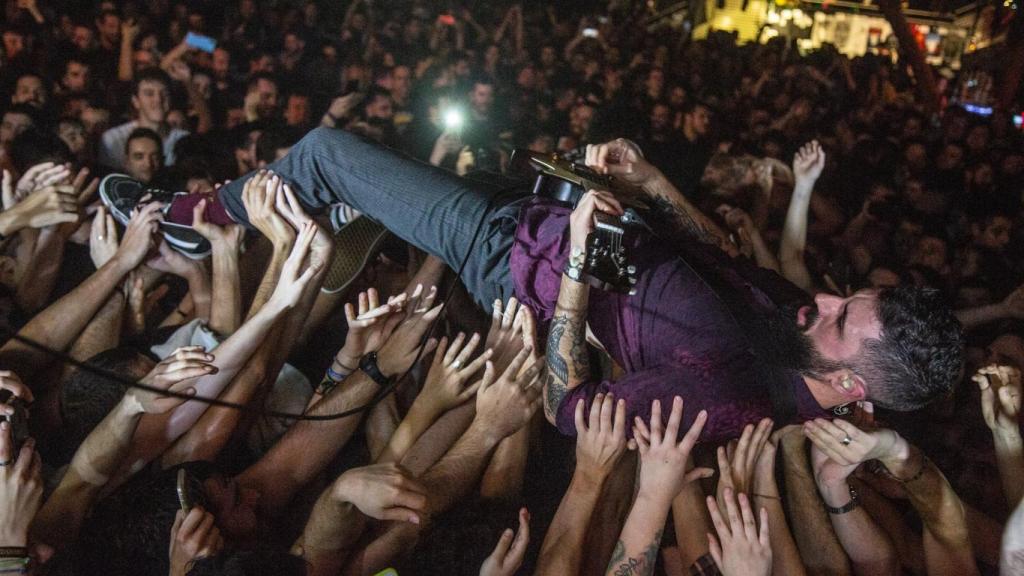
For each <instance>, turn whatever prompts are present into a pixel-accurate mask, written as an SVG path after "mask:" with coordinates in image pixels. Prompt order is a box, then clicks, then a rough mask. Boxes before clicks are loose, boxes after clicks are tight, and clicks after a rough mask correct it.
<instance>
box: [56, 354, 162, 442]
mask: <svg viewBox="0 0 1024 576" xmlns="http://www.w3.org/2000/svg"><path fill="white" fill-rule="evenodd" d="M145 359H146V356H145V355H144V354H142V353H141V352H140V351H139V350H138V349H136V348H132V347H128V346H122V347H119V348H112V349H110V350H106V351H104V352H100V353H99V354H96V355H95V356H93V357H92V358H89V359H88V360H87V361H86V364H88V365H90V366H94V367H96V368H101V369H103V370H107V371H108V372H114V373H116V374H120V375H122V376H124V377H127V378H132V377H134V376H136V375H137V372H139V368H140V367H142V366H144V364H142V363H143V362H144V361H145ZM125 389H126V388H125V386H124V385H123V384H121V383H120V382H118V381H116V380H112V379H110V378H106V377H104V376H102V375H100V374H97V373H95V372H91V371H88V370H81V369H79V370H76V371H75V372H73V373H72V374H71V377H70V378H68V380H67V382H65V383H64V385H63V386H62V387H61V389H60V414H61V420H62V425H61V442H60V445H61V447H60V449H59V450H58V452H59V453H60V455H59V456H60V461H61V462H67V461H70V460H71V457H72V456H73V455H74V453H75V450H77V449H78V447H79V446H80V445H81V444H82V442H83V441H84V440H85V437H86V436H88V435H89V433H90V432H92V430H93V428H95V427H96V426H98V425H99V423H100V421H101V420H103V419H104V418H105V417H106V416H107V414H108V413H109V412H110V410H111V409H113V407H114V406H116V405H117V403H118V402H120V401H121V397H122V396H124V392H125Z"/></svg>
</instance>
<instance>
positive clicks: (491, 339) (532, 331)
mask: <svg viewBox="0 0 1024 576" xmlns="http://www.w3.org/2000/svg"><path fill="white" fill-rule="evenodd" d="M536 328H537V325H536V322H535V321H534V319H533V313H532V312H531V311H530V309H529V308H528V307H526V306H525V305H520V304H519V301H518V300H516V298H515V296H512V297H511V298H509V299H508V304H507V305H505V304H503V303H502V301H501V300H495V301H494V306H493V308H492V309H491V327H490V329H489V330H488V331H487V340H486V344H484V348H486V349H489V350H493V351H494V356H493V357H492V361H493V362H494V369H495V370H497V371H498V372H504V371H505V368H507V367H508V364H509V362H511V361H512V359H513V358H515V357H516V355H518V354H519V352H520V351H522V349H523V348H524V347H526V346H533V347H534V349H536V332H537V330H536Z"/></svg>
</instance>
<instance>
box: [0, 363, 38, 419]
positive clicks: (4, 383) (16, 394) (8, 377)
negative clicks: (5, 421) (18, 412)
mask: <svg viewBox="0 0 1024 576" xmlns="http://www.w3.org/2000/svg"><path fill="white" fill-rule="evenodd" d="M0 390H7V391H8V392H10V393H11V397H13V398H20V399H22V400H23V401H24V402H25V403H26V404H31V403H32V402H33V401H34V400H35V398H34V397H33V396H32V390H30V389H29V387H28V386H26V385H25V383H24V382H22V381H21V378H19V377H18V375H17V374H15V373H14V372H11V371H10V370H0ZM12 414H14V407H13V406H11V405H10V404H0V415H4V416H10V415H12Z"/></svg>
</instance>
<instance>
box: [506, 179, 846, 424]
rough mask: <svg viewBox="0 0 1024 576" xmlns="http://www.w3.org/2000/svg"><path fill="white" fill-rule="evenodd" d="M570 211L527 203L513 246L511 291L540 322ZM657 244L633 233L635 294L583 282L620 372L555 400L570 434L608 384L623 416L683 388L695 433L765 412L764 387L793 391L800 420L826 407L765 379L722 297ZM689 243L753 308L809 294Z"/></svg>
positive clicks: (795, 382) (596, 327)
mask: <svg viewBox="0 0 1024 576" xmlns="http://www.w3.org/2000/svg"><path fill="white" fill-rule="evenodd" d="M569 213H570V211H569V210H568V209H567V208H565V207H563V206H559V205H555V204H552V203H549V202H547V201H545V200H541V199H534V200H531V201H529V202H527V203H526V204H525V205H524V206H523V208H522V211H521V212H520V218H519V225H518V227H517V229H516V239H515V243H514V245H513V247H512V254H511V257H510V265H511V270H512V280H513V283H514V286H515V291H516V296H517V297H518V298H519V301H520V302H523V303H525V304H527V305H529V306H530V307H531V308H532V309H533V310H534V312H535V313H536V314H537V318H538V320H539V321H540V323H541V325H542V326H543V327H545V328H546V327H547V324H548V322H550V320H551V317H552V315H553V314H554V310H555V303H556V301H557V299H558V290H559V286H560V284H561V278H562V269H563V268H564V266H565V261H566V259H567V258H568V251H569V250H568V242H569V235H568V226H569ZM657 242H660V240H654V239H652V238H651V237H650V236H646V235H641V236H640V237H638V238H637V239H636V246H634V247H633V248H634V249H633V250H632V252H631V258H632V260H633V263H634V264H635V265H636V267H637V271H638V279H637V285H636V294H635V295H633V296H627V295H624V294H614V293H610V292H604V291H600V290H596V289H591V290H590V306H589V311H588V315H587V321H588V322H589V324H590V328H591V330H592V331H593V333H594V335H595V336H597V338H598V340H600V341H601V343H602V344H604V346H605V348H606V349H607V351H608V353H609V354H610V355H611V357H612V358H613V359H614V360H615V361H616V362H617V363H618V364H619V365H620V366H622V367H623V368H624V369H625V371H626V372H627V373H626V375H624V376H623V377H622V378H619V379H618V380H614V381H611V380H606V381H603V382H586V383H584V384H582V385H581V386H579V387H577V388H575V389H573V390H572V391H570V392H569V394H568V395H567V396H566V398H565V400H564V401H563V402H562V404H561V405H560V406H559V407H558V411H557V422H556V423H557V425H558V429H559V430H560V431H562V432H563V433H565V434H574V433H575V428H576V426H575V422H574V418H573V415H574V411H575V406H576V402H577V401H578V400H579V399H581V398H582V399H585V400H586V401H587V403H588V404H589V402H590V400H591V399H592V398H593V397H594V396H595V395H596V394H597V393H599V392H613V393H614V394H615V397H616V398H623V399H625V400H626V407H627V422H632V417H633V416H640V417H641V418H643V419H644V420H648V419H649V418H650V411H651V401H652V400H654V399H656V398H657V399H660V400H661V403H662V409H663V413H664V414H666V417H667V411H668V410H670V409H671V405H672V398H673V397H674V396H677V395H678V396H681V397H682V398H683V401H684V414H683V418H684V420H685V422H686V425H687V426H689V424H690V423H692V422H693V419H694V418H695V417H696V415H697V413H698V412H699V411H700V410H701V409H704V410H707V411H708V421H707V424H706V425H705V426H704V431H703V433H702V435H701V439H702V440H703V441H712V442H717V441H721V440H724V439H727V438H732V437H735V436H738V435H739V434H740V432H741V431H742V429H743V427H744V426H745V425H746V424H748V423H752V422H756V421H758V420H760V419H761V418H764V417H771V416H772V404H771V399H770V397H769V392H768V390H769V388H768V386H770V385H776V386H781V387H783V389H791V390H792V396H793V399H794V403H795V407H796V412H797V416H798V419H799V420H801V421H802V420H807V419H810V418H816V417H820V416H825V415H827V414H828V413H827V412H826V411H825V410H824V409H822V408H821V407H820V406H818V404H817V402H816V401H815V400H814V398H813V396H811V393H810V391H809V390H808V389H807V386H806V384H805V383H804V380H803V377H801V376H800V375H799V374H798V373H797V372H795V371H784V372H783V373H782V374H781V375H779V372H778V371H775V372H774V374H776V375H777V376H775V377H774V378H776V379H777V380H776V381H775V382H774V383H771V382H767V381H766V378H768V377H767V376H766V375H767V374H769V373H770V372H769V371H768V370H766V369H764V367H763V366H762V364H761V361H760V360H759V359H758V358H757V357H756V356H755V355H754V353H753V352H752V351H751V350H750V349H749V343H748V341H747V339H746V337H745V336H744V334H743V332H742V330H743V329H742V328H741V327H740V326H739V325H738V324H737V323H736V321H735V320H734V319H733V317H732V315H731V313H730V310H729V308H728V307H727V305H726V304H725V303H724V302H722V301H721V300H720V299H719V298H718V297H717V296H716V295H715V293H714V291H712V289H711V288H710V287H709V286H708V285H707V284H705V282H704V280H702V279H701V277H699V276H698V275H697V274H696V273H695V272H694V271H693V269H692V268H691V265H690V264H688V263H687V262H684V261H683V259H682V258H680V257H679V256H678V254H677V253H676V252H675V251H673V250H672V249H669V248H668V247H666V248H665V249H658V244H657ZM688 250H689V251H690V256H688V259H689V260H691V261H692V260H699V261H700V264H699V265H701V266H708V265H710V266H717V267H718V268H719V274H721V276H722V277H723V278H725V280H726V281H727V283H728V285H729V286H731V287H733V288H735V289H736V290H740V291H742V293H743V298H744V299H745V301H748V302H749V303H750V304H751V305H752V306H762V307H773V306H775V305H776V304H775V303H779V304H781V303H783V302H786V301H795V300H796V299H802V300H806V298H807V297H806V295H804V294H803V293H802V292H801V291H800V290H799V289H797V288H796V287H795V286H793V285H792V284H790V283H788V282H786V281H785V280H784V279H782V278H781V277H780V276H778V275H777V274H775V273H774V272H771V271H769V270H765V269H762V268H757V267H756V266H754V265H753V264H751V263H750V262H749V261H748V260H746V259H744V258H738V259H729V258H728V257H727V256H725V255H724V254H723V253H722V252H720V251H718V250H717V249H716V248H713V247H711V246H704V245H701V246H699V247H691V248H688ZM544 332H546V330H545V331H544ZM777 424H779V425H784V424H788V422H778V423H777Z"/></svg>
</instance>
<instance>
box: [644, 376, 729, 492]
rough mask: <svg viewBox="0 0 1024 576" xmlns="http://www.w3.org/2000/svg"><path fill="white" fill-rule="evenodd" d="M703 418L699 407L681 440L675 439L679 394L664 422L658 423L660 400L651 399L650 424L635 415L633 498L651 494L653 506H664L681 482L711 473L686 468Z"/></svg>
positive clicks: (680, 412)
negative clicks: (636, 480) (636, 477)
mask: <svg viewBox="0 0 1024 576" xmlns="http://www.w3.org/2000/svg"><path fill="white" fill-rule="evenodd" d="M707 420H708V413H707V411H705V410H701V411H700V413H699V414H697V418H696V419H694V421H693V425H692V426H690V429H689V430H687V431H686V434H685V435H684V436H683V438H682V440H680V441H679V442H676V438H677V437H678V435H679V426H680V424H681V423H682V421H683V399H682V398H680V397H679V396H676V397H675V399H674V400H673V401H672V413H671V414H669V417H668V425H667V426H663V425H662V421H661V401H660V400H655V401H654V402H652V403H651V426H650V428H648V427H647V424H646V423H644V421H643V420H641V419H640V417H639V416H638V417H637V418H636V420H635V421H634V425H633V437H634V438H635V439H636V444H637V448H638V449H639V450H640V488H639V490H638V492H637V498H651V499H653V501H654V505H655V506H662V505H663V506H665V507H668V506H670V505H671V504H672V500H674V499H675V497H676V496H677V495H678V494H679V491H680V490H682V489H683V486H685V485H687V484H689V483H690V482H693V481H694V480H697V479H699V478H707V477H709V476H710V475H711V473H712V472H713V471H712V470H710V469H708V468H694V469H693V470H691V471H690V472H687V471H686V461H687V459H688V458H689V457H690V451H691V450H693V447H694V445H696V444H697V438H699V437H700V432H701V430H703V429H704V424H705V423H706V422H707Z"/></svg>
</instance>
